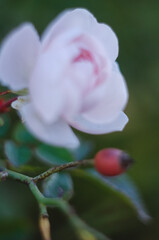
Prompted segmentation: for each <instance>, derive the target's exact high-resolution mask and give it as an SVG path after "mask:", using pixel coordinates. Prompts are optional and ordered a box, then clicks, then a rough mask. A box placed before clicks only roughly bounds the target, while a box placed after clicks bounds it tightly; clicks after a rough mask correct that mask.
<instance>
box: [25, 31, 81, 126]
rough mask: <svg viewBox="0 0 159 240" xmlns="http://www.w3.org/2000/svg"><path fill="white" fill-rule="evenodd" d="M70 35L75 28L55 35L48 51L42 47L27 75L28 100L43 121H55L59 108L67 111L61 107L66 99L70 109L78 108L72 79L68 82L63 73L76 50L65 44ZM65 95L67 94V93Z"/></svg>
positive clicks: (71, 35) (68, 67)
mask: <svg viewBox="0 0 159 240" xmlns="http://www.w3.org/2000/svg"><path fill="white" fill-rule="evenodd" d="M74 36H76V31H75V32H74V31H73V32H69V33H68V34H65V35H63V37H61V38H57V39H56V41H54V44H52V45H51V46H50V47H49V49H48V51H47V49H46V51H44V52H43V53H42V54H41V56H40V58H39V60H38V63H37V65H36V68H35V69H34V72H33V74H32V77H31V81H30V84H29V90H30V95H31V100H32V102H33V105H34V107H35V108H36V110H37V111H38V113H39V114H40V116H41V117H42V118H43V119H44V120H45V121H46V122H47V123H52V122H53V121H56V120H57V119H58V118H59V117H60V114H61V113H62V112H66V111H67V108H66V109H64V107H65V106H66V105H68V104H70V103H68V101H69V99H71V100H70V101H71V104H72V105H73V107H72V110H73V109H74V110H73V111H76V109H77V108H78V109H79V102H78V99H79V93H77V90H78V89H77V90H76V89H75V83H72V84H70V76H68V75H67V73H68V72H69V69H70V62H71V61H72V59H73V58H74V56H75V55H76V51H77V50H76V49H75V48H74V47H72V45H70V46H68V47H66V46H67V42H68V41H70V39H72V37H74ZM68 95H69V97H67V96H68ZM72 95H73V97H72ZM75 98H76V99H75ZM72 99H74V101H72ZM75 105H77V107H76V106H75ZM69 112H70V110H69Z"/></svg>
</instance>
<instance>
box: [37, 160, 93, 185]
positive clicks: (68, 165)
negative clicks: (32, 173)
mask: <svg viewBox="0 0 159 240" xmlns="http://www.w3.org/2000/svg"><path fill="white" fill-rule="evenodd" d="M90 164H91V165H93V159H86V160H80V161H75V162H69V163H66V164H62V165H59V166H56V167H53V168H50V169H48V170H47V171H45V172H43V173H41V174H40V175H38V176H36V177H34V178H33V180H34V182H37V181H39V180H43V179H45V178H47V177H49V176H50V175H52V174H53V173H56V172H60V171H62V170H64V169H67V168H72V167H78V166H82V165H90Z"/></svg>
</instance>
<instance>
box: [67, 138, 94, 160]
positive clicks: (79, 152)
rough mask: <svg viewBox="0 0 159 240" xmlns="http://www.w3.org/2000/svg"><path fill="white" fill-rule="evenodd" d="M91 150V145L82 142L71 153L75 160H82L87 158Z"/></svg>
mask: <svg viewBox="0 0 159 240" xmlns="http://www.w3.org/2000/svg"><path fill="white" fill-rule="evenodd" d="M92 148H93V144H92V143H91V142H88V141H87V142H86V141H84V142H81V143H80V145H79V147H78V148H76V149H74V150H72V153H73V155H74V158H75V159H76V160H83V159H85V158H86V157H87V156H88V154H89V153H90V152H91V150H92Z"/></svg>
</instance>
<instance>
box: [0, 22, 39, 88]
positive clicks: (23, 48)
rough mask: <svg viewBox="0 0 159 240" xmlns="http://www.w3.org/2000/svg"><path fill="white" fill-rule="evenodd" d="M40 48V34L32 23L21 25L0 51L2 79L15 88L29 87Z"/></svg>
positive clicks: (0, 76) (10, 35)
mask: <svg viewBox="0 0 159 240" xmlns="http://www.w3.org/2000/svg"><path fill="white" fill-rule="evenodd" d="M39 50H40V42H39V37H38V34H37V32H36V30H35V28H34V26H33V25H32V24H30V23H26V24H23V25H21V26H20V27H19V28H17V29H15V30H14V31H12V32H11V33H10V34H9V36H8V37H7V38H6V39H5V40H4V42H3V44H2V47H1V52H0V79H1V81H2V83H3V84H4V85H7V86H9V87H10V88H11V89H13V90H20V89H22V88H25V87H28V80H29V77H30V75H31V73H32V69H33V67H34V66H35V62H36V60H37V56H38V53H39Z"/></svg>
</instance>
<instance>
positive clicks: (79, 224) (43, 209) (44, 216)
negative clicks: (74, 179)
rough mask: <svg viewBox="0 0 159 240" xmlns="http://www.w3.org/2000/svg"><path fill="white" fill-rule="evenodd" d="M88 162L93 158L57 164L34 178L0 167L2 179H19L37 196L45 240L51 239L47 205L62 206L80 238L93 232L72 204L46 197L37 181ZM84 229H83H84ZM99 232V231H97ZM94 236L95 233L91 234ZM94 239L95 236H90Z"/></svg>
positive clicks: (41, 227) (0, 177) (41, 229)
mask: <svg viewBox="0 0 159 240" xmlns="http://www.w3.org/2000/svg"><path fill="white" fill-rule="evenodd" d="M87 164H93V160H92V159H90V160H81V161H75V162H70V163H66V164H62V165H59V166H56V167H54V168H50V169H49V170H47V171H46V172H44V173H42V174H40V175H38V176H36V177H34V178H32V177H29V176H26V175H24V174H21V173H18V172H14V171H11V170H8V169H5V168H0V181H1V180H6V179H7V178H9V179H14V180H17V181H19V182H21V183H24V184H27V185H28V186H29V188H30V190H31V192H32V193H33V195H34V197H35V198H36V200H37V202H38V204H39V208H40V221H39V226H40V231H41V234H42V236H43V240H51V234H50V223H49V219H48V213H47V207H48V206H51V207H58V208H60V209H61V210H62V211H63V212H64V213H65V214H66V215H67V216H68V219H69V221H70V223H71V224H72V226H74V227H75V229H76V231H77V233H78V235H79V236H80V239H83V240H85V239H86V238H85V237H83V235H81V234H82V231H83V230H84V231H86V232H87V233H88V232H89V234H92V233H93V232H92V231H93V230H92V229H91V228H90V227H89V226H87V225H86V224H85V223H84V222H83V221H82V220H81V219H80V218H79V217H78V216H77V215H76V214H75V211H74V210H73V209H72V207H70V205H69V204H68V203H67V202H66V201H65V200H63V199H54V198H47V197H45V196H44V195H43V194H42V193H41V192H40V190H39V189H38V187H37V185H36V183H37V182H38V180H43V179H45V178H47V177H48V176H50V175H51V174H53V173H56V172H59V171H62V170H64V169H67V168H71V167H78V166H81V165H87ZM82 229H83V230H82ZM96 234H98V232H96ZM91 236H93V235H91ZM90 239H93V238H90Z"/></svg>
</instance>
